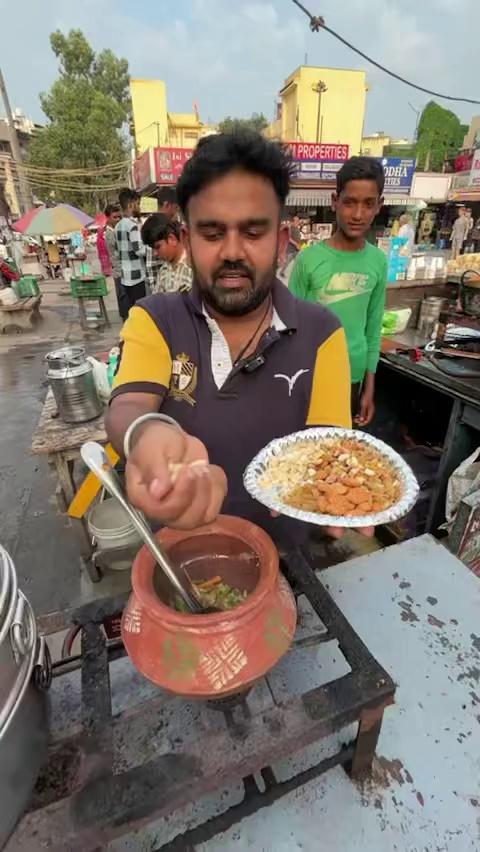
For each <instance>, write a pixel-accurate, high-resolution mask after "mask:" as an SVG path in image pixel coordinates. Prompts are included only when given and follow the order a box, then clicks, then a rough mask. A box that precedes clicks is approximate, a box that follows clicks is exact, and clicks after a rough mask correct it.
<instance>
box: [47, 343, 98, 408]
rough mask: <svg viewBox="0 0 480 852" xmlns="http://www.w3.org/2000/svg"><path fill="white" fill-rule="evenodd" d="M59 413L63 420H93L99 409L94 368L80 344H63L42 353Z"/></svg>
mask: <svg viewBox="0 0 480 852" xmlns="http://www.w3.org/2000/svg"><path fill="white" fill-rule="evenodd" d="M45 360H46V361H47V364H48V369H47V377H48V380H49V382H50V385H51V388H52V391H53V395H54V397H55V402H56V403H57V408H58V414H59V416H60V417H61V418H62V420H65V422H66V423H84V422H85V421H87V420H93V418H94V417H98V415H99V414H100V413H101V411H102V403H101V402H100V399H99V397H98V394H97V390H96V387H95V381H94V378H93V368H92V365H91V364H90V362H89V361H87V359H86V356H85V349H84V348H83V346H65V347H63V348H62V349H56V350H55V351H54V352H49V353H48V355H46V356H45Z"/></svg>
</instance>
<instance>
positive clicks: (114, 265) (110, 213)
mask: <svg viewBox="0 0 480 852" xmlns="http://www.w3.org/2000/svg"><path fill="white" fill-rule="evenodd" d="M105 216H106V222H105V225H104V226H103V228H100V229H99V231H98V234H97V253H98V257H99V260H100V266H101V268H102V272H103V274H104V275H105V276H106V277H108V278H113V283H114V285H115V292H116V294H117V305H118V312H119V314H120V316H121V318H122V320H126V319H127V317H128V300H127V296H126V294H125V292H124V291H123V288H122V282H121V267H120V259H119V257H118V250H117V240H116V237H115V228H116V226H117V225H118V223H119V221H120V219H121V216H122V214H121V211H120V205H119V204H107V206H106V207H105Z"/></svg>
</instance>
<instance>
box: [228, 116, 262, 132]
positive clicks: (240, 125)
mask: <svg viewBox="0 0 480 852" xmlns="http://www.w3.org/2000/svg"><path fill="white" fill-rule="evenodd" d="M267 125H268V119H266V118H265V116H264V114H263V112H252V114H251V116H250V118H231V116H229V115H227V117H226V118H224V119H223V121H221V122H220V123H219V125H218V129H219V131H220V133H233V132H235V131H238V130H245V129H248V130H257V131H258V132H259V133H260V132H261V131H262V130H264V129H265V127H267Z"/></svg>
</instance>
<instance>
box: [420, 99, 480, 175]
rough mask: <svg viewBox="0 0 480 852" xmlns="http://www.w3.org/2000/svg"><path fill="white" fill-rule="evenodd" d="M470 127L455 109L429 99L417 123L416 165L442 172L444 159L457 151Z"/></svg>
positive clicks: (421, 168) (427, 169) (423, 168)
mask: <svg viewBox="0 0 480 852" xmlns="http://www.w3.org/2000/svg"><path fill="white" fill-rule="evenodd" d="M467 130H468V127H467V126H466V125H464V124H461V123H460V120H459V118H458V117H457V116H456V115H455V113H454V112H452V111H451V110H449V109H444V108H443V107H441V106H440V104H437V103H435V101H430V102H429V103H428V104H427V105H426V107H425V109H424V110H423V112H422V115H421V116H420V121H419V124H418V134H417V168H418V169H419V170H420V171H426V172H427V171H433V172H441V171H442V168H443V164H444V161H445V159H446V158H447V157H454V156H455V154H457V153H458V151H459V149H460V147H461V145H462V143H463V139H464V136H465V134H466V132H467Z"/></svg>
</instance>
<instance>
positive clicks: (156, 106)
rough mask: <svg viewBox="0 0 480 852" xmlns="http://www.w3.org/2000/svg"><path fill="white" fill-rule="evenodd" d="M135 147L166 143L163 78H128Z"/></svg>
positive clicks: (165, 107)
mask: <svg viewBox="0 0 480 852" xmlns="http://www.w3.org/2000/svg"><path fill="white" fill-rule="evenodd" d="M130 95H131V98H132V112H133V129H134V134H135V149H136V153H137V154H142V153H143V152H144V151H146V150H147V149H148V148H155V147H160V146H161V145H168V119H167V87H166V85H165V83H164V81H163V80H130Z"/></svg>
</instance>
